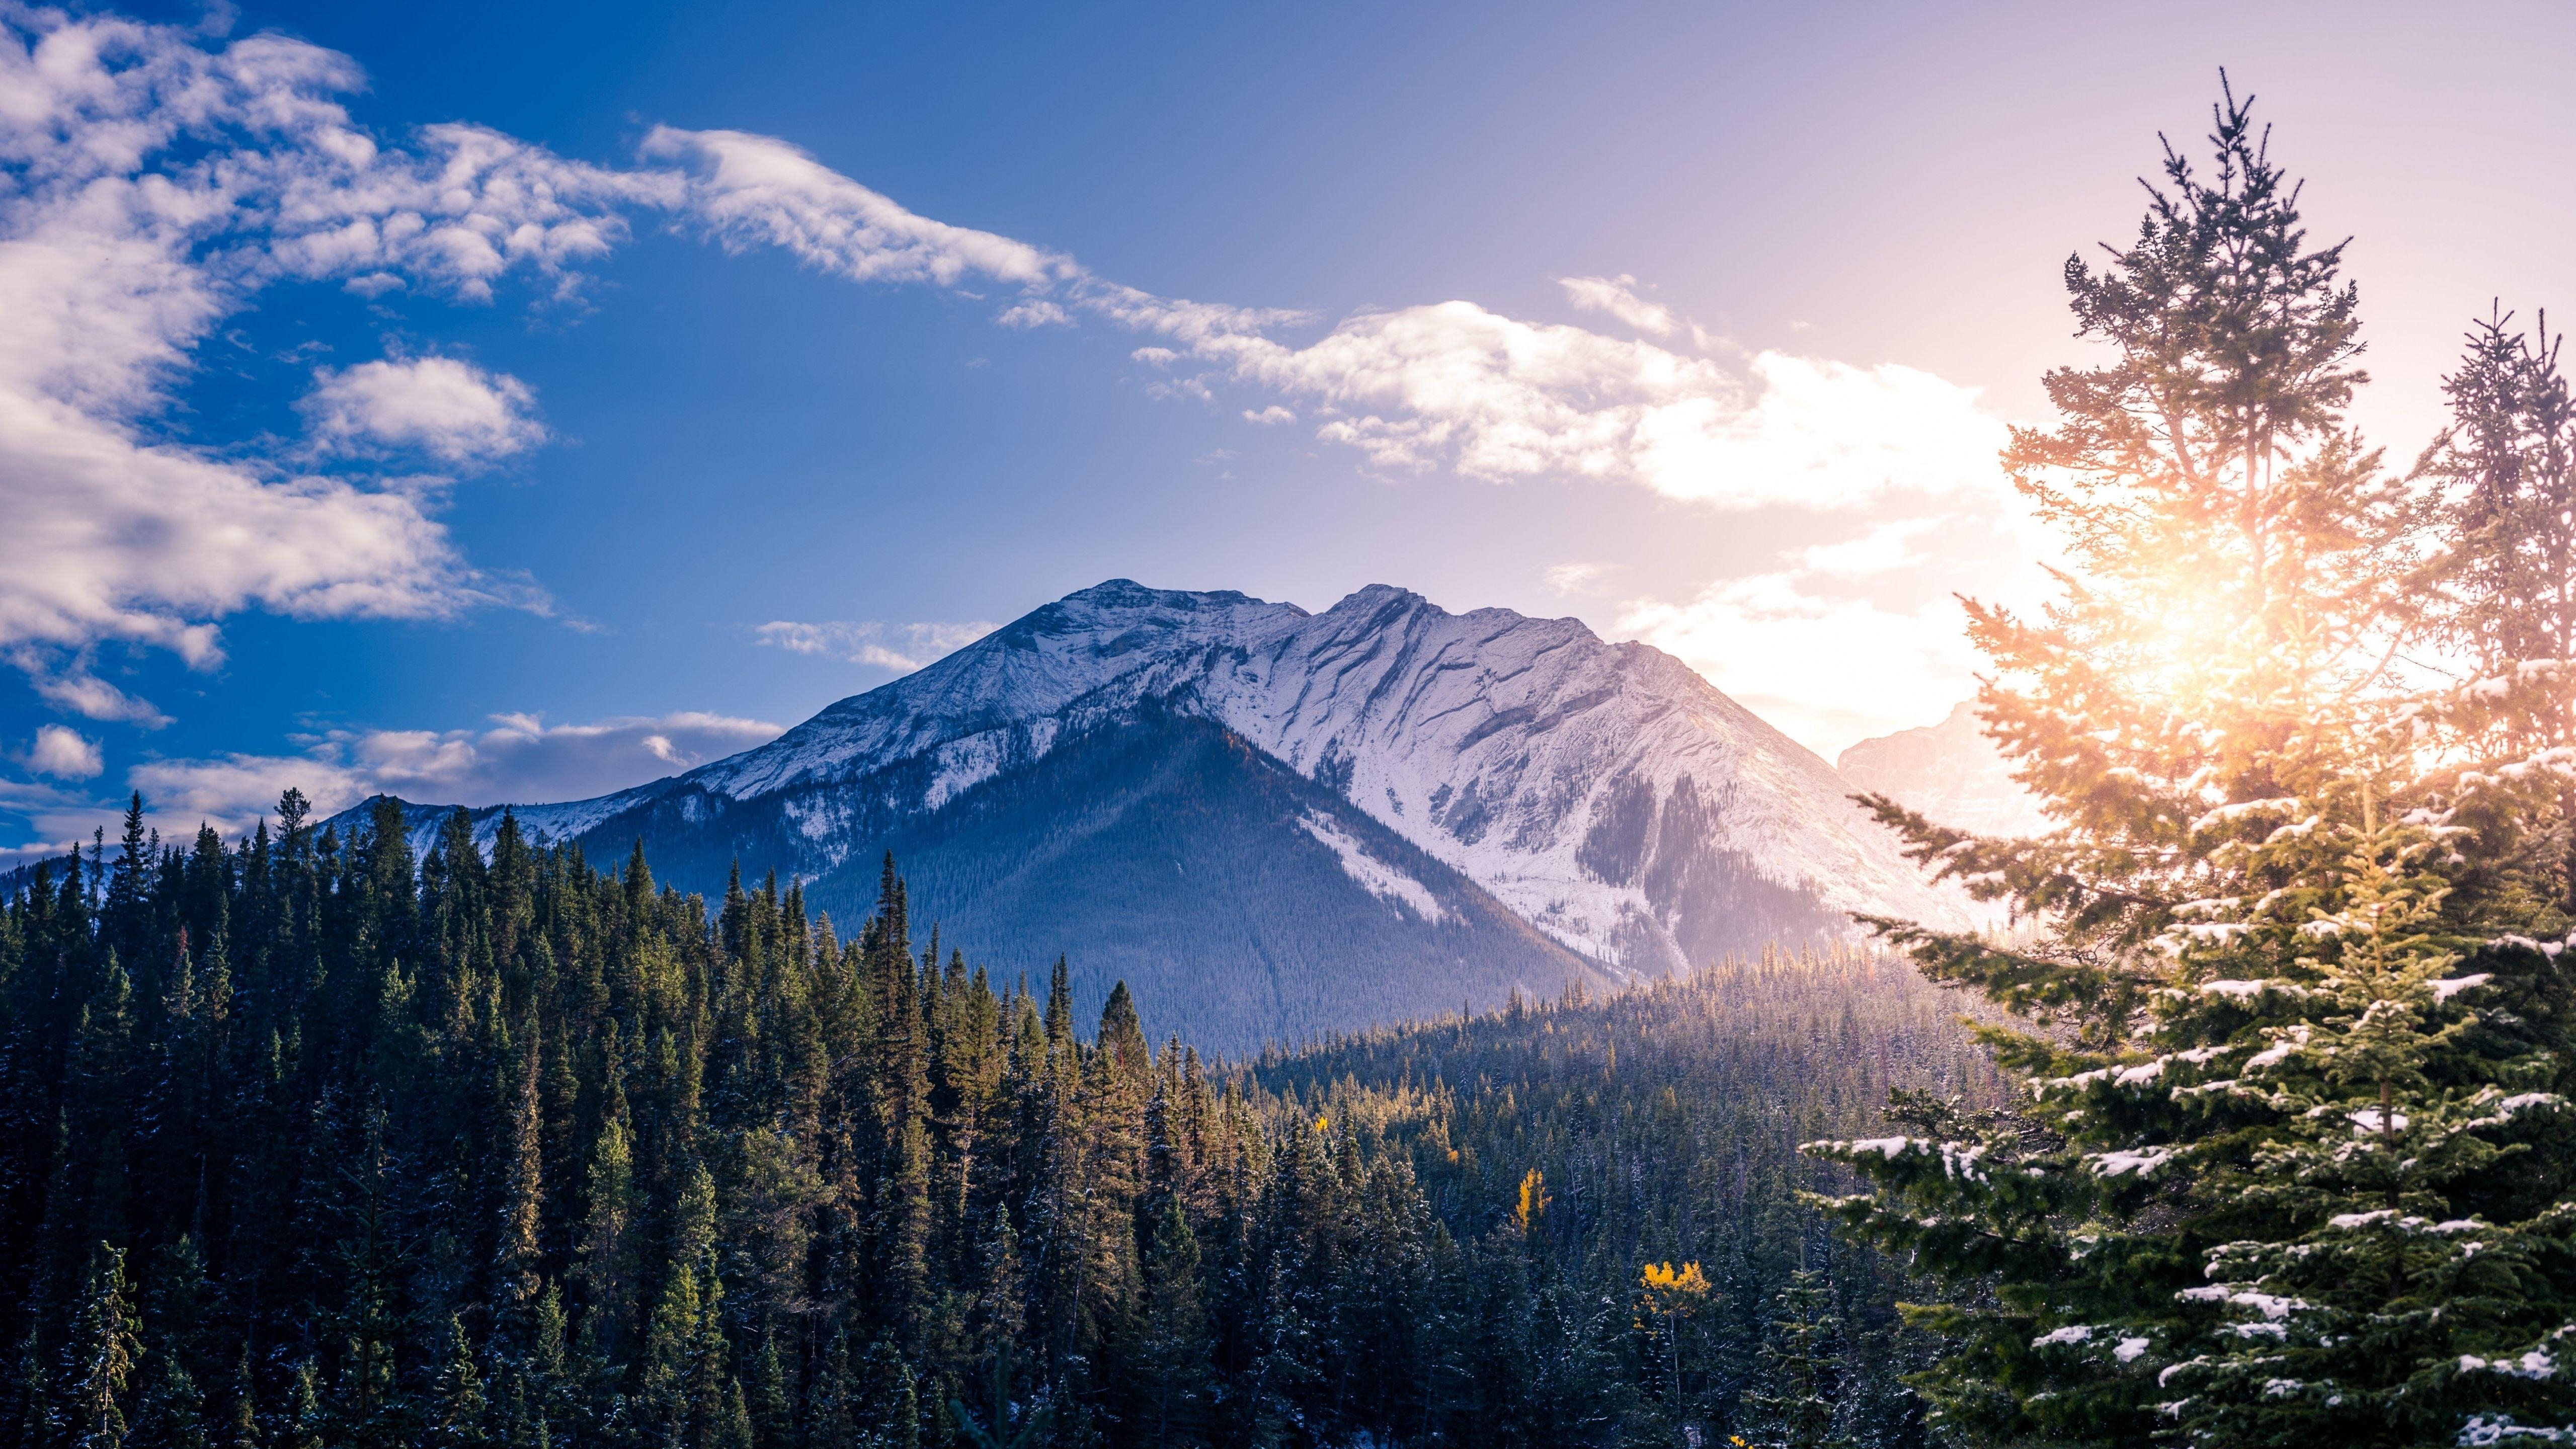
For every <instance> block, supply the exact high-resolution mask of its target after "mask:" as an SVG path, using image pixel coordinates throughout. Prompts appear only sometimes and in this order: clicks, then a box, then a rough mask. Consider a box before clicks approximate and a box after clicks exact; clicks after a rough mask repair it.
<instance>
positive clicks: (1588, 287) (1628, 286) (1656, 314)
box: [1556, 272, 1673, 337]
mask: <svg viewBox="0 0 2576 1449" xmlns="http://www.w3.org/2000/svg"><path fill="white" fill-rule="evenodd" d="M1556 284H1557V285H1558V286H1560V287H1563V288H1564V289H1565V297H1566V300H1567V301H1569V302H1572V303H1573V304H1574V305H1575V306H1577V307H1580V308H1582V309H1584V310H1585V311H1587V312H1607V313H1609V314H1610V315H1611V316H1613V317H1616V318H1618V319H1619V320H1620V321H1622V322H1625V323H1627V324H1628V325H1629V326H1631V327H1634V328H1636V329H1637V330H1638V331H1640V332H1652V333H1653V334H1655V335H1656V336H1658V337H1665V336H1670V335H1671V333H1672V330H1673V309H1672V308H1670V307H1667V306H1665V305H1664V304H1663V303H1661V302H1649V301H1647V300H1646V299H1645V298H1643V297H1640V296H1638V295H1637V279H1636V278H1634V277H1632V276H1629V275H1628V274H1627V273H1625V272H1622V273H1620V274H1619V275H1618V276H1615V277H1559V278H1557V280H1556Z"/></svg>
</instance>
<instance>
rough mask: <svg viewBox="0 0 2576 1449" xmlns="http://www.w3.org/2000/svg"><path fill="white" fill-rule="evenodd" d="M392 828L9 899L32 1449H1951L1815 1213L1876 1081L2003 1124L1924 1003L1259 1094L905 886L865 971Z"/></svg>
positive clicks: (1828, 983)
mask: <svg viewBox="0 0 2576 1449" xmlns="http://www.w3.org/2000/svg"><path fill="white" fill-rule="evenodd" d="M384 814H385V819H383V820H382V821H381V822H379V823H380V825H381V827H382V828H379V829H375V830H372V831H363V832H361V833H360V834H358V836H357V837H356V838H354V839H349V840H343V839H340V838H339V837H338V835H337V833H336V832H333V831H320V832H317V831H316V829H315V828H314V827H313V825H312V824H311V823H309V822H308V821H307V820H306V819H305V817H304V814H303V809H302V803H301V801H300V799H298V798H297V797H295V796H292V795H290V796H289V797H288V798H287V800H286V801H285V802H284V805H283V806H282V809H281V813H280V819H279V825H280V829H279V830H278V831H277V832H276V833H274V834H272V833H270V832H269V831H268V830H267V829H266V827H264V826H263V827H262V828H261V829H260V830H258V831H257V832H255V833H254V834H253V835H252V836H251V837H250V838H249V839H248V840H247V841H244V842H242V843H241V844H240V845H239V846H237V847H231V846H227V845H226V844H224V843H223V842H222V841H220V840H218V839H216V838H215V837H214V836H213V835H212V834H211V833H208V834H202V835H200V836H199V838H198V839H197V840H196V841H195V842H194V843H193V844H192V845H190V846H189V847H188V848H186V849H184V850H182V849H178V848H165V847H163V846H161V845H160V844H159V843H158V842H156V841H154V840H153V839H151V838H150V837H149V836H148V835H147V834H146V833H145V831H144V830H143V827H142V823H141V816H140V813H139V806H138V810H137V813H136V815H135V816H134V818H133V822H132V824H131V825H130V827H129V829H128V831H127V835H126V839H125V841H124V842H123V844H122V846H121V847H119V846H111V847H108V848H107V849H106V850H104V851H102V852H96V853H93V854H92V856H90V857H89V858H88V859H85V860H74V861H71V862H66V863H65V869H64V870H63V871H62V873H61V874H59V875H56V874H54V873H53V872H52V871H51V870H48V872H47V873H46V878H45V879H44V881H43V882H42V885H41V887H40V888H38V889H35V890H32V891H30V892H28V893H26V894H25V895H23V896H22V897H20V898H19V899H18V900H16V901H15V902H14V903H13V904H12V905H11V906H10V907H9V909H8V910H7V911H6V912H5V914H0V1261H6V1262H8V1263H9V1264H11V1265H12V1267H13V1271H12V1272H11V1273H10V1274H9V1275H8V1278H7V1280H6V1282H5V1285H0V1292H5V1294H6V1297H5V1299H0V1315H5V1319H0V1325H5V1327H6V1329H7V1331H8V1333H9V1335H10V1337H9V1340H8V1341H9V1343H10V1344H11V1345H12V1347H13V1348H14V1350H15V1352H14V1355H13V1358H12V1361H11V1362H12V1368H13V1373H12V1375H11V1384H10V1391H9V1392H10V1402H9V1406H8V1411H9V1412H10V1414H11V1415H12V1417H11V1419H10V1421H9V1422H10V1425H11V1428H10V1431H9V1432H10V1435H11V1437H12V1438H13V1440H14V1441H15V1442H18V1443H22V1444H27V1445H31V1446H69V1445H84V1446H89V1445H101V1444H107V1443H113V1442H120V1441H121V1442H125V1443H131V1444H136V1445H173V1446H176V1445H199V1444H206V1445H233V1444H273V1445H294V1446H307V1445H341V1444H353V1445H364V1444H387V1445H390V1444H414V1443H434V1444H459V1445H463V1444H484V1445H514V1446H536V1445H541V1444H543V1445H571V1444H609V1445H646V1444H650V1445H667V1444H689V1445H727V1446H751V1449H785V1446H800V1449H801V1446H821V1445H836V1446H838V1445H853V1446H855V1445H868V1444H883V1445H896V1444H964V1443H975V1444H987V1443H1019V1444H1066V1445H1073V1444H1111V1445H1127V1444H1140V1445H1141V1444H1174V1445H1186V1444H1228V1445H1231V1444H1244V1445H1253V1444H1320V1443H1350V1442H1356V1441H1358V1440H1361V1439H1363V1438H1366V1439H1369V1440H1372V1441H1374V1442H1379V1443H1396V1442H1401V1443H1423V1444H1428V1443H1466V1444H1509V1443H1520V1444H1531V1445H1539V1444H1547V1445H1556V1444H1583V1443H1599V1444H1607V1443H1614V1442H1630V1443H1635V1442H1676V1443H1677V1442H1680V1439H1681V1432H1682V1429H1683V1427H1684V1426H1685V1425H1688V1426H1690V1427H1692V1428H1694V1429H1696V1430H1698V1431H1699V1432H1700V1433H1701V1434H1702V1437H1703V1440H1704V1441H1707V1440H1708V1436H1710V1435H1713V1434H1715V1433H1717V1432H1718V1431H1719V1430H1720V1429H1724V1430H1725V1431H1727V1432H1731V1433H1738V1434H1742V1435H1744V1436H1746V1437H1747V1439H1748V1440H1749V1441H1750V1442H1756V1443H1788V1442H1796V1443H1802V1444H1803V1443H1808V1442H1815V1441H1816V1440H1817V1438H1818V1436H1820V1435H1825V1434H1828V1433H1830V1434H1831V1435H1832V1436H1835V1437H1836V1438H1837V1440H1838V1442H1848V1443H1853V1444H1887V1445H1900V1444H1909V1443H1917V1442H1920V1441H1921V1425H1920V1414H1919V1406H1917V1405H1916V1403H1915V1402H1914V1400H1913V1399H1912V1396H1911V1395H1910V1394H1908V1393H1907V1392H1906V1391H1905V1390H1904V1388H1903V1387H1902V1386H1901V1385H1900V1384H1899V1383H1897V1382H1896V1377H1895V1376H1896V1373H1897V1371H1898V1370H1899V1368H1900V1367H1901V1366H1902V1363H1903V1351H1901V1350H1900V1349H1899V1348H1898V1347H1897V1346H1896V1345H1895V1343H1894V1334H1895V1331H1896V1323H1895V1315H1894V1311H1893V1300H1894V1298H1895V1297H1896V1287H1897V1284H1896V1275H1895V1273H1894V1272H1893V1270H1892V1269H1891V1267H1890V1266H1889V1265H1888V1264H1887V1263H1885V1262H1884V1261H1883V1260H1881V1259H1879V1258H1877V1257H1876V1256H1875V1255H1874V1254H1871V1253H1869V1252H1866V1251H1863V1250H1857V1249H1852V1248H1848V1247H1837V1246H1835V1245H1834V1244H1833V1243H1832V1242H1831V1241H1830V1239H1829V1238H1827V1237H1826V1236H1824V1235H1823V1234H1822V1232H1821V1231H1820V1228H1819V1224H1820V1222H1821V1219H1819V1218H1818V1217H1816V1215H1815V1214H1813V1213H1812V1212H1811V1211H1808V1210H1806V1209H1804V1208H1802V1207H1801V1206H1800V1204H1799V1202H1798V1200H1797V1194H1798V1192H1799V1191H1800V1190H1802V1189H1804V1188H1808V1187H1813V1186H1819V1185H1827V1184H1826V1182H1825V1178H1827V1177H1837V1178H1838V1177H1839V1170H1838V1169H1819V1168H1817V1167H1816V1166H1813V1165H1811V1164H1809V1163H1807V1162H1806V1161H1805V1160H1803V1159H1801V1158H1800V1157H1799V1156H1798V1154H1797V1151H1796V1147H1797V1144H1798V1143H1800V1142H1802V1141H1805V1140H1807V1139H1809V1138H1812V1137H1815V1136H1818V1135H1821V1134H1829V1133H1836V1132H1848V1131H1852V1130H1855V1129H1857V1128H1859V1127H1861V1126H1864V1125H1865V1124H1867V1123H1868V1122H1869V1121H1871V1120H1873V1119H1874V1117H1875V1115H1876V1113H1877V1109H1878V1105H1879V1104H1880V1103H1881V1102H1882V1101H1883V1100H1884V1098H1885V1096H1886V1094H1887V1092H1888V1090H1889V1089H1890V1088H1891V1087H1910V1088H1916V1089H1923V1090H1929V1091H1934V1092H1938V1093H1942V1094H1957V1093H1966V1094H1967V1095H1968V1097H1969V1098H1970V1099H1971V1100H1974V1101H1977V1102H1979V1103H1984V1104H1988V1105H1991V1104H1992V1102H1993V1101H1994V1100H1995V1098H1996V1091H1995V1086H1994V1083H1995V1078H1994V1076H1993V1073H1992V1071H1991V1068H1989V1067H1988V1066H1987V1065H1986V1064H1985V1062H1984V1059H1983V1058H1982V1056H1981V1055H1980V1054H1979V1053H1978V1051H1977V1050H1976V1048H1975V1047H1974V1044H1973V1043H1971V1042H1970V1041H1969V1040H1968V1039H1967V1037H1966V1035H1965V1034H1964V1033H1963V1032H1962V1031H1961V1030H1959V1029H1958V1027H1957V1025H1956V1023H1955V1021H1954V1020H1953V1015H1954V1011H1955V1004H1954V1003H1950V1002H1947V1001H1945V1000H1943V999H1942V998H1941V996H1940V994H1939V993H1937V992H1936V991H1934V990H1933V989H1931V988H1929V987H1927V986H1925V985H1923V984H1922V983H1921V982H1920V981H1919V979H1917V978H1916V977H1915V976H1914V974H1913V973H1912V972H1911V970H1910V969H1909V968H1906V967H1904V966H1902V965H1898V964H1891V963H1889V962H1886V961H1874V960H1870V959H1866V958H1852V957H1836V958H1830V959H1816V958H1812V957H1808V958H1803V959H1802V958H1780V959H1776V960H1771V961H1767V962H1755V963H1746V964H1740V965H1735V966H1729V967H1724V968H1718V969H1713V970H1711V971H1709V972H1706V973H1702V974H1701V975H1699V976H1696V977H1694V978H1692V979H1690V980H1687V981H1675V982H1669V983H1665V984H1662V985H1659V986H1656V987H1654V988H1652V989H1650V990H1643V991H1638V992H1634V993H1629V994H1624V995H1620V996H1616V997H1612V998H1609V999H1606V1000H1597V1001H1587V1000H1586V999H1584V996H1583V993H1582V990H1581V988H1580V985H1579V983H1578V984H1577V985H1576V986H1575V987H1574V988H1573V989H1572V990H1571V991H1570V992H1569V993H1568V994H1567V996H1566V997H1565V998H1563V999H1561V1000H1558V1001H1554V1002H1549V1003H1544V1004H1541V1003H1536V1002H1522V1001H1517V1000H1516V1001H1515V1002H1514V1003H1513V1004H1512V1005H1511V1006H1510V1008H1509V1009H1507V1010H1505V1011H1504V1012H1502V1013H1499V1014H1496V1015H1490V1016H1483V1017H1477V1018H1473V1019H1468V1018H1463V1017H1452V1018H1450V1019H1448V1020H1445V1021H1441V1022H1436V1023H1431V1024H1426V1025H1421V1026H1416V1027H1408V1028H1403V1029H1397V1030H1386V1031H1380V1032H1376V1033H1372V1034H1369V1035H1367V1036H1363V1037H1358V1038H1350V1039H1342V1040H1335V1041H1331V1042H1327V1043H1324V1044H1321V1045H1319V1046H1317V1047H1315V1048H1312V1049H1310V1050H1306V1051H1301V1052H1294V1053H1286V1052H1273V1053H1271V1054H1269V1055H1267V1056H1264V1057H1263V1058H1261V1059H1259V1060H1258V1061H1255V1062H1248V1063H1240V1064H1219V1063H1214V1062H1210V1061H1207V1060H1204V1059H1202V1058H1201V1057H1200V1056H1199V1055H1197V1054H1196V1053H1195V1052H1194V1051H1192V1050H1191V1049H1190V1048H1188V1047H1186V1046H1184V1045H1181V1044H1180V1043H1178V1042H1175V1041H1168V1040H1167V1041H1166V1042H1165V1043H1164V1044H1162V1045H1161V1047H1160V1048H1159V1049H1158V1048H1156V1047H1154V1045H1153V1044H1152V1043H1151V1041H1150V1040H1149V1038H1148V1037H1147V1036H1146V1034H1145V1031H1144V1026H1143V1021H1142V1019H1141V1017H1140V1014H1139V1012H1140V1004H1139V1003H1137V1002H1134V1001H1132V1000H1131V999H1130V998H1129V996H1128V995H1127V993H1126V992H1125V990H1124V988H1123V987H1122V988H1120V989H1119V990H1117V991H1115V992H1113V993H1112V994H1111V997H1110V999H1109V1001H1108V1003H1107V1006H1106V1008H1105V1010H1104V1011H1103V1012H1102V1013H1101V1014H1100V1016H1099V1018H1098V1020H1097V1022H1096V1024H1094V1023H1081V1024H1079V1026H1080V1027H1081V1029H1079V1030H1078V1029H1077V1027H1078V1024H1077V1022H1076V1021H1075V1020H1074V1015H1073V1008H1072V1004H1071V1000H1070V996H1069V993H1068V991H1067V989H1066V986H1065V981H1064V975H1063V973H1062V972H1061V971H1058V972H1057V973H1056V976H1055V979H1054V980H1053V981H1052V982H1051V983H1049V984H1048V985H1047V986H1046V987H1045V988H1043V990H1041V991H1033V990H1032V988H1031V987H1030V986H1029V985H1028V984H1027V983H1024V982H1012V983H995V982H992V981H990V980H988V979H987V977H986V975H985V973H983V972H981V971H978V970H975V969H973V968H972V967H970V966H969V964H968V963H967V961H966V960H965V958H964V957H963V955H962V954H961V953H960V952H959V951H957V950H956V949H954V948H953V947H948V946H943V945H942V943H941V942H940V940H939V936H938V933H937V931H936V930H935V929H932V930H930V931H928V932H927V933H926V939H922V940H916V939H915V936H916V934H917V933H916V931H915V928H914V926H913V924H912V923H911V922H910V921H909V919H908V912H907V903H906V892H905V889H904V886H903V883H902V881H901V880H900V879H899V878H897V876H896V875H895V874H894V871H893V866H892V863H891V862H889V863H888V865H887V867H886V871H885V874H884V879H883V886H882V890H881V894H880V899H879V901H878V903H877V908H876V910H875V912H874V913H873V914H872V916H871V917H870V918H869V919H868V920H867V921H866V922H864V923H863V924H862V925H861V926H860V927H859V929H858V930H857V931H856V932H855V933H854V934H853V935H852V937H851V938H850V939H848V940H843V939H841V938H839V937H838V936H837V935H836V933H835V928H834V926H833V925H832V923H831V922H830V921H829V920H827V919H811V920H809V919H808V917H807V915H806V912H805V910H804V908H803V903H802V901H801V900H800V898H799V895H798V892H797V890H796V889H795V887H793V886H790V887H788V888H787V889H786V890H785V891H784V892H782V891H781V890H780V889H779V888H778V886H777V884H776V883H775V882H774V881H771V882H764V883H762V884H761V885H760V886H759V887H758V888H757V889H747V888H744V887H742V886H741V885H740V884H739V883H737V884H736V886H735V887H734V888H733V889H731V890H729V891H728V892H727V893H726V894H725V896H724V897H723V898H722V899H720V900H717V901H714V902H707V901H703V900H701V899H699V898H696V897H691V896H684V895H682V894H680V893H678V892H676V891H673V890H671V889H668V888H666V887H657V885H656V884H655V882H654V880H653V878H652V875H651V871H650V868H649V866H648V865H647V863H646V862H645V861H644V859H643V858H642V856H641V853H640V852H639V853H638V854H637V855H635V856H634V857H633V858H631V859H629V860H628V861H627V862H626V863H625V864H624V866H623V867H622V868H621V869H620V870H618V871H615V872H601V871H597V870H594V869H593V868H592V867H591V866H589V865H588V864H587V863H586V862H585V861H584V860H583V859H582V858H581V856H580V853H579V851H578V850H577V849H576V848H572V847H560V848H546V849H539V848H535V847H532V846H531V845H530V844H529V843H528V842H527V841H525V840H523V839H522V838H521V837H520V836H519V834H518V832H517V831H516V829H515V827H505V828H504V829H503V831H502V833H501V835H500V838H499V840H498V842H497V844H496V845H495V847H494V849H493V850H492V852H491V854H490V857H489V859H488V860H487V859H486V858H485V857H484V856H482V855H481V854H478V853H477V852H476V850H475V849H474V848H473V845H472V841H471V836H470V834H469V833H468V830H469V827H468V822H467V821H466V820H465V818H464V817H463V815H462V814H460V815H459V816H458V817H457V818H456V820H455V821H454V822H453V824H452V827H451V829H450V830H449V831H448V832H447V835H446V837H445V838H444V839H443V840H442V841H441V842H440V843H439V844H438V846H437V847H436V848H434V849H433V850H432V851H430V852H429V853H428V854H427V856H426V858H423V859H418V860H415V859H414V858H413V856H412V853H411V850H410V847H409V846H408V844H407V843H406V841H405V837H404V832H403V831H402V829H401V828H400V821H399V817H398V816H397V815H395V814H394V812H393V807H392V806H391V805H390V804H388V805H387V807H386V809H385V812H384ZM943 952H944V955H943ZM1845 1185H1848V1184H1845ZM1775 1321H1776V1322H1775Z"/></svg>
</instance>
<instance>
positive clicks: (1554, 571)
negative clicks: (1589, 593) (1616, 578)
mask: <svg viewBox="0 0 2576 1449" xmlns="http://www.w3.org/2000/svg"><path fill="white" fill-rule="evenodd" d="M1610 569H1611V565H1609V564H1606V563H1590V562H1577V563H1561V564H1550V565H1548V567H1547V574H1546V578H1547V587H1548V591H1549V592H1551V593H1554V594H1558V595H1564V594H1579V593H1582V592H1583V591H1585V590H1586V589H1589V588H1591V587H1592V586H1593V585H1594V584H1596V583H1599V582H1600V581H1601V579H1602V576H1603V575H1605V574H1607V573H1609V572H1610Z"/></svg>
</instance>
